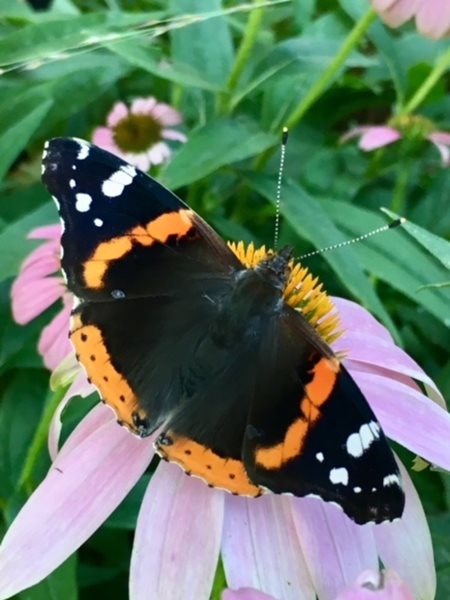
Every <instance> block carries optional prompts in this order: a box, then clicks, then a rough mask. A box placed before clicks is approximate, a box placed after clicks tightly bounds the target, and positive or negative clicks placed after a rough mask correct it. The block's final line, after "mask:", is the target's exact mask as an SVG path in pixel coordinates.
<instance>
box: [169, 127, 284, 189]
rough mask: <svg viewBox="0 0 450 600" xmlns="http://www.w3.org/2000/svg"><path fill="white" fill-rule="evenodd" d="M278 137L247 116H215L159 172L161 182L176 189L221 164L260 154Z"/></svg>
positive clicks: (228, 163) (203, 175)
mask: <svg viewBox="0 0 450 600" xmlns="http://www.w3.org/2000/svg"><path fill="white" fill-rule="evenodd" d="M276 141H277V137H276V136H274V135H271V134H268V133H265V132H264V131H262V130H261V129H260V128H259V126H258V125H257V124H256V123H255V122H254V121H251V120H250V119H246V118H238V119H228V118H223V119H218V120H216V121H210V122H209V123H208V124H207V125H205V126H204V127H201V128H200V129H197V130H196V131H194V132H193V133H192V134H191V136H190V137H189V139H188V141H187V142H186V144H184V145H183V146H182V148H181V149H180V150H179V151H178V152H177V154H176V155H175V157H174V158H173V160H172V161H171V162H170V163H169V165H168V166H167V168H166V169H165V171H163V173H162V179H163V181H164V184H165V185H167V186H168V187H169V188H172V189H174V188H175V189H176V188H179V187H181V186H182V185H187V184H188V183H191V182H193V181H197V180H198V179H201V178H202V177H205V176H206V175H209V174H210V173H212V172H213V171H215V170H216V169H219V168H220V167H223V166H224V165H230V164H232V163H234V162H237V161H240V160H244V159H246V158H249V157H251V156H255V155H257V154H260V153H261V152H263V151H264V150H266V149H267V148H269V147H270V146H272V145H273V144H274V143H276Z"/></svg>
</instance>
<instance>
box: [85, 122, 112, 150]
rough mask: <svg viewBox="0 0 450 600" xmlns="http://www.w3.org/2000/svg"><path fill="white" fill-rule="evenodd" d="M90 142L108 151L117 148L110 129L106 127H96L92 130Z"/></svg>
mask: <svg viewBox="0 0 450 600" xmlns="http://www.w3.org/2000/svg"><path fill="white" fill-rule="evenodd" d="M91 139H92V143H93V144H95V145H96V146H99V147H100V148H103V149H104V150H108V151H110V152H115V150H116V149H117V144H116V142H115V140H114V135H113V132H112V131H111V129H108V127H97V128H96V129H94V131H93V132H92V136H91Z"/></svg>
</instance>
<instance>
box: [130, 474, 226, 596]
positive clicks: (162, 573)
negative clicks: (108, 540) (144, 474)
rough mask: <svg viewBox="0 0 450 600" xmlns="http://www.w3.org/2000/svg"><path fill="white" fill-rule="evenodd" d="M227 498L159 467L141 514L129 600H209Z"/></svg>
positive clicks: (185, 476) (197, 482)
mask: <svg viewBox="0 0 450 600" xmlns="http://www.w3.org/2000/svg"><path fill="white" fill-rule="evenodd" d="M223 509H224V493H223V492H221V491H219V490H212V489H210V488H208V486H206V485H205V484H204V483H203V482H202V481H200V480H199V479H196V478H194V477H188V476H187V475H186V474H185V473H183V471H182V470H181V469H180V468H179V467H178V466H177V465H173V464H166V463H161V464H160V465H159V466H158V469H157V470H156V473H155V474H154V475H153V477H152V479H151V480H150V483H149V486H148V489H147V492H146V494H145V497H144V500H143V502H142V506H141V509H140V511H139V517H138V522H137V526H136V534H135V538H134V545H133V553H132V557H131V566H130V600H148V599H149V598H155V599H156V598H161V599H163V598H167V599H169V598H170V600H208V598H209V595H210V592H211V588H212V583H213V580H214V574H215V571H216V567H217V562H218V559H219V550H220V538H221V535H222V524H223Z"/></svg>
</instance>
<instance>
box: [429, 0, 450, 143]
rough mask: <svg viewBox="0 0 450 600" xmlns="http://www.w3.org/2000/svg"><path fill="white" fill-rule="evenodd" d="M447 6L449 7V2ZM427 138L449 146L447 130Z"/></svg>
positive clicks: (449, 139) (431, 134)
mask: <svg viewBox="0 0 450 600" xmlns="http://www.w3.org/2000/svg"><path fill="white" fill-rule="evenodd" d="M448 6H449V7H450V2H449V4H448ZM428 139H429V140H431V141H432V142H434V143H435V144H445V145H447V146H450V133H448V132H447V131H433V133H430V135H429V136H428Z"/></svg>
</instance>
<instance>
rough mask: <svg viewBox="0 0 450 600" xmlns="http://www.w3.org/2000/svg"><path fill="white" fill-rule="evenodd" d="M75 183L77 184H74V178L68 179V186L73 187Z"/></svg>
mask: <svg viewBox="0 0 450 600" xmlns="http://www.w3.org/2000/svg"><path fill="white" fill-rule="evenodd" d="M76 185H77V184H76V182H75V179H70V180H69V186H70V187H71V188H72V189H73V188H74V187H75V186H76Z"/></svg>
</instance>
